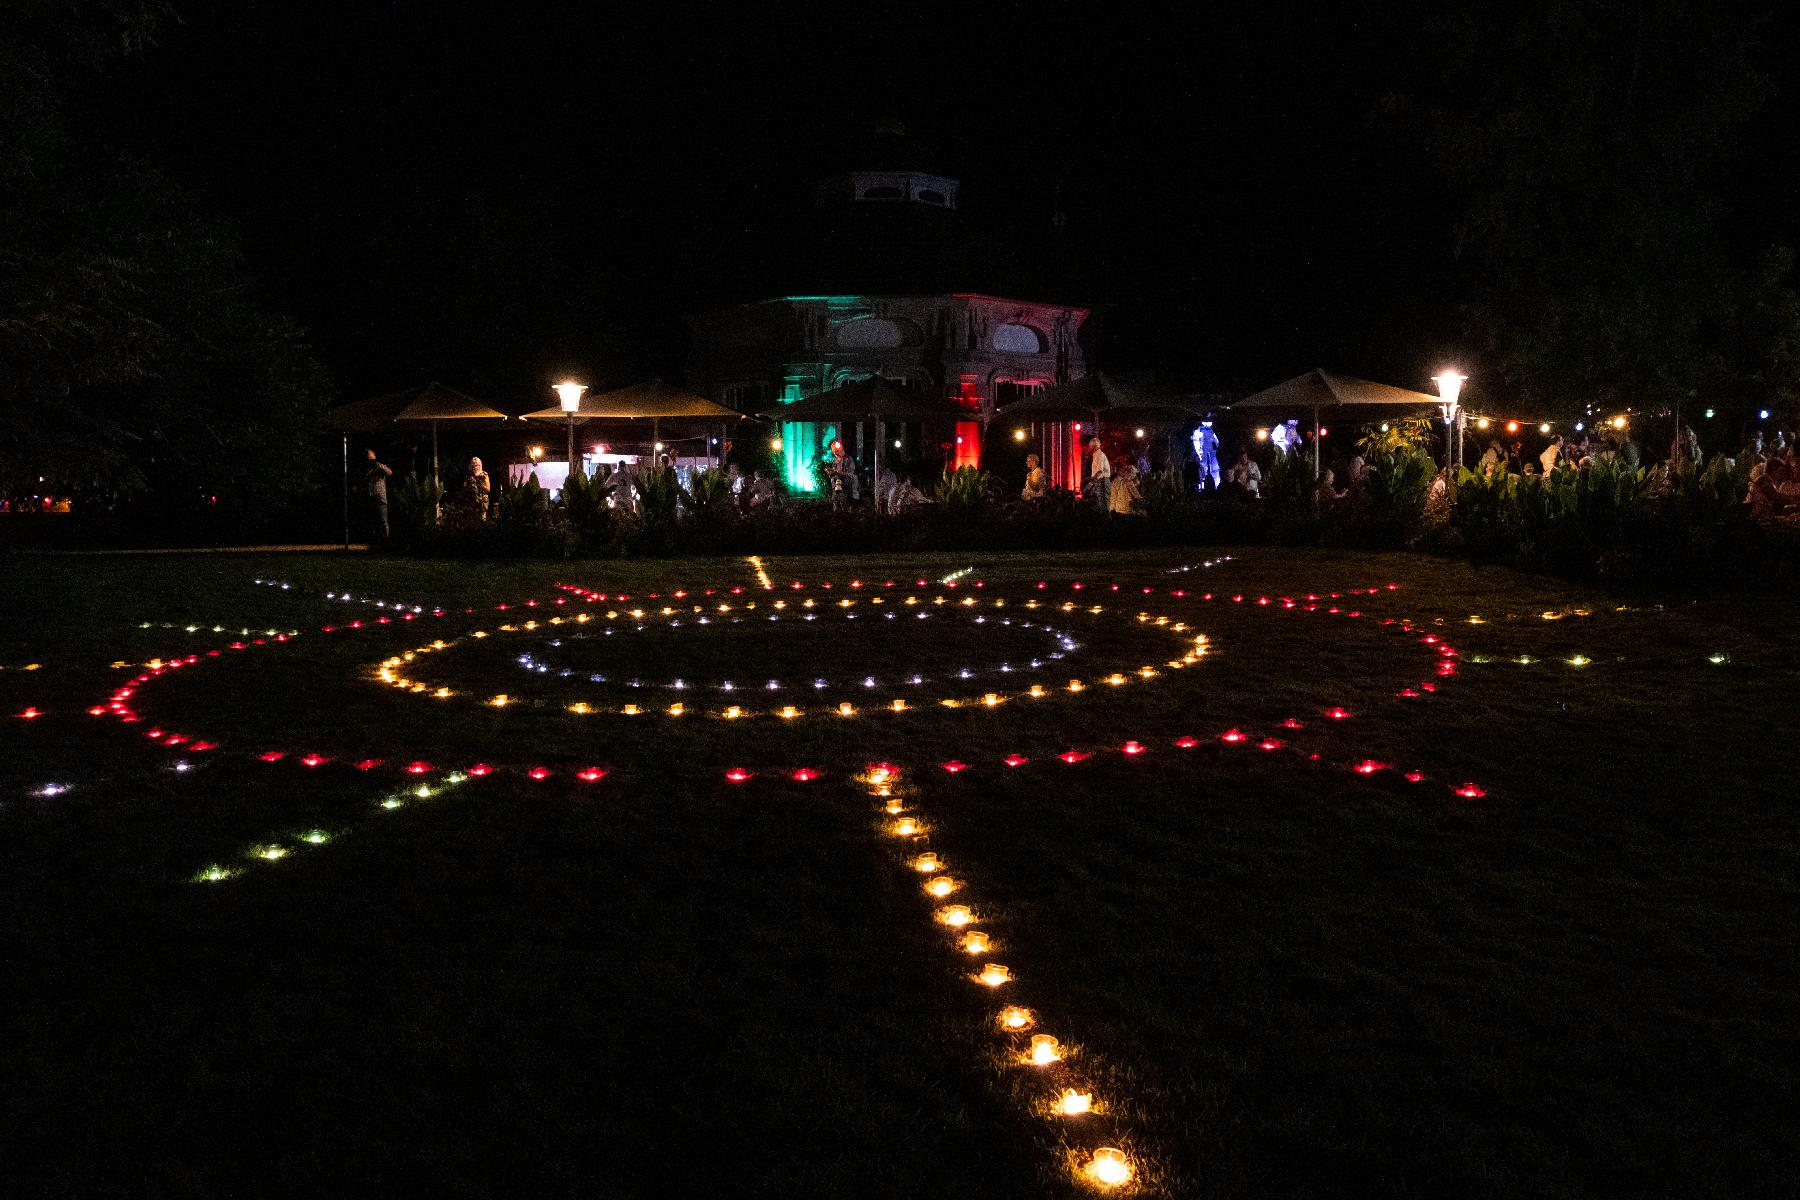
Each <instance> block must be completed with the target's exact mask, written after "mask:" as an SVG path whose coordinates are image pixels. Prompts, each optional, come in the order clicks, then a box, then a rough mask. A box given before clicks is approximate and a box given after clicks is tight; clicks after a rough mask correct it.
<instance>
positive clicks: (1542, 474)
mask: <svg viewBox="0 0 1800 1200" xmlns="http://www.w3.org/2000/svg"><path fill="white" fill-rule="evenodd" d="M1208 432H1211V431H1210V424H1209V427H1208ZM1253 449H1261V450H1262V451H1263V455H1264V456H1266V457H1269V458H1271V461H1272V459H1273V458H1275V457H1281V458H1288V459H1297V458H1303V457H1304V456H1305V455H1306V454H1307V453H1308V451H1307V449H1306V447H1305V446H1304V445H1303V444H1302V443H1301V441H1300V440H1299V439H1298V438H1288V439H1286V440H1275V439H1271V441H1270V444H1269V445H1268V446H1267V447H1254V446H1253V445H1251V444H1246V445H1244V446H1242V447H1240V448H1239V450H1238V454H1237V457H1236V459H1235V460H1231V459H1228V458H1227V457H1226V456H1224V455H1222V454H1221V453H1220V441H1219V438H1218V435H1217V434H1216V433H1214V434H1212V436H1211V438H1210V440H1209V441H1208V442H1206V443H1205V444H1204V447H1203V452H1207V453H1206V457H1207V458H1209V459H1210V465H1209V464H1208V463H1206V462H1201V463H1200V468H1201V469H1200V474H1199V479H1198V483H1197V485H1195V486H1197V488H1198V489H1199V490H1200V491H1203V492H1204V491H1208V490H1210V491H1212V492H1214V493H1217V494H1219V495H1221V496H1226V497H1230V496H1235V497H1237V498H1239V499H1243V500H1257V499H1259V498H1261V495H1262V491H1263V484H1264V479H1265V474H1264V463H1263V462H1262V461H1259V456H1258V455H1257V454H1254V453H1252V451H1253ZM366 454H367V461H366V463H365V464H364V465H365V468H366V474H365V489H366V495H367V500H368V506H369V510H370V524H371V527H372V532H375V533H377V534H378V535H379V536H380V537H382V538H384V539H385V538H386V537H387V536H388V532H389V527H388V481H389V479H390V478H391V477H392V475H393V469H392V468H390V467H388V466H387V465H386V464H385V463H383V462H381V461H380V459H379V457H378V456H377V455H376V452H375V451H374V450H373V449H371V450H368V451H367V452H366ZM1120 458H1121V460H1120V461H1119V462H1117V463H1115V462H1114V461H1113V458H1112V456H1111V455H1109V454H1108V453H1107V451H1106V449H1105V447H1104V446H1103V445H1102V443H1101V441H1100V439H1099V438H1098V437H1089V438H1088V439H1087V442H1086V446H1085V453H1084V454H1083V456H1082V461H1081V466H1082V485H1081V494H1082V497H1083V499H1084V500H1085V501H1086V502H1087V503H1088V504H1089V505H1090V506H1092V507H1093V508H1095V509H1098V510H1099V511H1101V512H1108V513H1118V514H1129V513H1132V512H1135V511H1138V509H1139V507H1140V506H1141V505H1142V503H1143V483H1144V481H1145V480H1147V479H1148V477H1149V475H1150V473H1151V462H1150V458H1149V454H1148V450H1147V449H1144V448H1140V449H1139V451H1138V453H1137V455H1136V456H1135V458H1131V457H1128V456H1126V455H1121V456H1120ZM1644 458H1645V455H1644V451H1643V449H1642V448H1641V447H1640V446H1639V445H1638V443H1637V442H1636V441H1635V440H1633V438H1632V437H1631V436H1630V435H1629V434H1628V433H1626V432H1625V431H1623V430H1612V429H1605V428H1603V429H1601V430H1599V431H1598V432H1594V431H1590V432H1587V433H1583V434H1581V435H1579V436H1578V437H1566V436H1564V435H1561V434H1555V435H1551V436H1550V437H1549V438H1548V439H1547V440H1546V441H1545V443H1544V445H1543V448H1542V449H1541V450H1537V451H1536V452H1535V453H1533V452H1532V451H1529V450H1527V448H1526V446H1525V443H1524V442H1523V441H1522V440H1521V439H1514V440H1512V441H1511V442H1510V443H1508V442H1504V441H1502V440H1500V439H1498V438H1493V439H1489V441H1488V444H1487V447H1486V448H1485V450H1483V452H1482V454H1481V457H1480V458H1479V459H1478V460H1477V461H1476V462H1475V463H1474V464H1473V466H1472V469H1473V470H1474V471H1476V472H1477V473H1479V474H1482V475H1486V476H1489V477H1494V476H1498V475H1508V474H1510V475H1515V476H1519V477H1522V478H1526V479H1530V478H1540V479H1541V478H1546V477H1549V476H1551V475H1552V474H1554V473H1555V472H1557V471H1559V470H1573V471H1585V470H1587V469H1589V468H1590V467H1592V466H1593V465H1594V464H1595V463H1601V462H1623V463H1625V464H1628V465H1629V466H1631V467H1633V468H1638V467H1640V466H1642V465H1644ZM1720 459H1722V460H1723V461H1722V462H1721V461H1719V460H1720ZM1744 461H1747V462H1748V463H1749V476H1748V478H1749V484H1748V494H1747V495H1746V497H1745V499H1746V501H1747V502H1748V504H1749V506H1750V509H1751V512H1752V514H1753V515H1754V516H1755V517H1756V518H1757V519H1759V520H1770V519H1776V518H1780V517H1784V516H1795V515H1800V444H1796V442H1795V440H1794V439H1792V438H1790V437H1789V436H1788V435H1787V434H1786V433H1785V432H1784V431H1781V430H1776V431H1775V432H1774V433H1772V434H1770V435H1768V436H1766V437H1765V435H1764V433H1763V432H1762V431H1760V430H1759V431H1757V432H1755V433H1754V434H1753V435H1752V436H1751V438H1750V441H1749V442H1748V444H1747V445H1746V446H1745V447H1744V448H1743V450H1742V451H1740V452H1739V454H1738V455H1735V456H1725V455H1719V454H1715V455H1714V456H1713V458H1712V459H1710V460H1709V459H1708V457H1707V456H1706V454H1705V452H1703V450H1702V449H1701V446H1700V442H1699V439H1698V437H1697V436H1696V435H1695V432H1694V430H1693V429H1692V428H1691V427H1689V426H1682V427H1681V428H1680V430H1679V431H1678V432H1677V433H1676V435H1675V436H1674V438H1673V439H1672V440H1671V442H1670V445H1669V451H1668V454H1667V456H1666V457H1664V458H1662V459H1661V460H1660V461H1658V462H1656V463H1655V464H1653V465H1651V466H1650V469H1651V471H1652V472H1653V473H1655V475H1656V477H1657V480H1658V481H1667V480H1668V479H1669V478H1670V476H1671V475H1672V473H1674V472H1676V471H1681V470H1696V471H1698V470H1703V469H1706V468H1707V467H1708V466H1711V467H1713V468H1715V469H1720V470H1724V471H1731V470H1733V469H1735V468H1736V467H1737V466H1738V465H1739V464H1740V463H1741V462H1744ZM1223 462H1229V464H1230V465H1229V466H1226V467H1224V468H1223V469H1221V468H1220V466H1219V464H1220V463H1223ZM1195 463H1196V460H1194V459H1190V460H1189V462H1188V466H1189V467H1190V468H1192V467H1193V466H1194V465H1195ZM654 469H663V470H671V469H673V468H672V466H671V464H670V462H669V460H668V456H667V455H664V456H662V457H661V459H659V460H658V461H657V462H656V463H654V464H647V465H643V466H640V467H637V468H632V469H626V470H625V471H624V477H623V478H622V479H619V480H616V481H615V482H617V483H624V484H626V485H627V486H624V487H617V486H615V488H614V496H615V502H616V503H618V502H622V503H624V504H626V505H632V504H634V503H635V501H636V494H635V489H634V488H632V487H631V486H629V483H630V477H631V476H632V475H633V474H635V473H636V471H638V470H654ZM816 470H817V473H818V476H819V479H820V482H821V485H822V490H823V491H824V492H825V493H826V495H827V496H828V497H829V499H830V501H831V503H832V504H833V506H834V507H843V506H846V505H849V504H853V503H860V502H861V501H862V498H863V492H864V484H863V479H862V476H861V475H860V474H859V472H858V468H857V464H856V462H855V460H854V459H853V458H852V457H851V455H850V454H849V453H848V452H847V450H846V449H845V447H844V445H843V443H842V442H839V441H833V442H832V443H831V445H830V446H829V447H828V449H827V452H826V454H825V456H824V457H823V458H822V459H821V460H820V461H819V462H818V463H817V464H816ZM1369 471H1370V468H1369V465H1368V463H1367V460H1366V458H1365V456H1364V455H1363V454H1362V453H1361V452H1360V451H1359V450H1356V449H1355V448H1352V449H1351V451H1350V452H1349V453H1348V454H1347V455H1346V456H1345V457H1343V458H1342V459H1339V460H1337V461H1336V462H1334V463H1333V464H1332V465H1330V466H1322V468H1321V470H1320V471H1319V473H1318V476H1317V479H1316V482H1315V483H1314V485H1313V489H1312V501H1313V504H1314V506H1315V507H1316V508H1318V509H1320V510H1325V509H1328V508H1331V507H1333V506H1335V505H1337V504H1340V503H1343V502H1345V501H1350V500H1353V499H1354V498H1355V496H1356V495H1357V494H1358V492H1359V491H1360V490H1363V489H1366V488H1367V486H1368V484H1369ZM1449 474H1450V473H1449V472H1448V471H1447V470H1441V471H1439V472H1438V474H1437V477H1436V478H1435V479H1434V480H1433V482H1432V485H1431V494H1432V497H1433V498H1434V499H1439V500H1441V499H1442V498H1443V497H1444V495H1445V493H1446V492H1447V490H1448V486H1449V483H1450V479H1449ZM727 478H728V486H729V490H730V493H731V498H732V503H733V504H734V506H735V507H736V508H737V509H738V510H739V511H741V512H743V513H745V514H746V515H748V514H752V513H755V512H758V511H761V510H765V509H767V508H769V507H771V506H773V505H775V504H777V503H778V502H780V500H781V498H782V496H783V495H784V491H785V489H783V488H782V487H781V486H780V484H779V482H778V481H777V480H776V479H775V478H774V477H773V476H772V475H771V474H770V473H768V472H767V471H765V470H764V469H762V468H760V467H758V468H753V469H751V470H750V471H749V473H748V474H746V473H744V472H743V470H742V469H741V468H739V467H738V466H737V465H735V464H734V465H732V466H730V467H729V468H727ZM869 488H870V491H871V497H870V498H871V499H872V501H873V502H874V504H875V506H876V508H877V509H878V510H880V511H883V512H904V511H906V510H908V509H911V508H916V507H919V506H920V505H924V504H929V503H931V502H932V501H931V498H930V497H929V496H927V495H926V494H925V493H924V492H923V491H921V490H920V488H919V486H918V484H917V483H916V482H915V481H914V480H912V479H911V478H908V477H906V476H904V475H900V474H897V473H896V472H894V471H893V470H892V469H890V468H889V467H888V466H886V465H883V466H882V467H880V469H878V470H877V471H876V472H874V474H873V477H872V478H871V480H870V481H869ZM1051 490H1052V489H1051V485H1050V480H1049V477H1048V474H1047V472H1046V471H1045V469H1044V466H1043V462H1042V460H1041V459H1040V458H1039V456H1038V455H1036V454H1028V455H1026V457H1025V468H1024V478H1023V481H1022V486H1021V487H1020V489H1019V491H1018V493H1017V494H1018V496H1019V498H1020V499H1021V500H1024V501H1028V502H1029V501H1040V500H1043V499H1045V498H1046V497H1048V496H1049V495H1050V492H1051ZM492 496H493V483H492V481H491V479H490V478H489V476H488V473H487V471H486V470H485V469H484V468H483V466H482V461H481V459H479V458H472V459H470V460H469V465H468V470H467V473H466V474H465V475H464V476H463V477H462V478H461V479H460V480H459V481H458V482H457V484H456V485H455V486H454V487H452V488H450V489H449V490H448V491H447V493H446V495H445V497H444V504H445V505H446V506H447V507H455V508H458V509H460V510H465V511H466V512H467V513H469V514H472V515H473V518H474V520H476V521H480V520H482V519H485V517H486V516H487V513H488V509H489V504H490V502H491V500H492Z"/></svg>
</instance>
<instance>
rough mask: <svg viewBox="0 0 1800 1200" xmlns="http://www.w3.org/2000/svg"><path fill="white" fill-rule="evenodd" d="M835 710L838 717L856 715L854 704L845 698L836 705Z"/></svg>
mask: <svg viewBox="0 0 1800 1200" xmlns="http://www.w3.org/2000/svg"><path fill="white" fill-rule="evenodd" d="M837 712H838V716H840V717H854V716H855V715H856V705H854V704H852V703H850V702H849V701H848V700H846V701H844V702H843V703H842V704H840V705H838V706H837Z"/></svg>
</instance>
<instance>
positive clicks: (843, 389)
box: [760, 375, 968, 421]
mask: <svg viewBox="0 0 1800 1200" xmlns="http://www.w3.org/2000/svg"><path fill="white" fill-rule="evenodd" d="M760 415H761V416H764V417H768V418H770V419H772V420H778V421H858V420H864V419H867V418H870V417H874V418H877V419H879V420H882V421H929V420H931V419H933V418H943V419H948V420H955V419H957V418H959V417H960V418H962V419H963V420H967V419H968V414H967V413H959V412H958V411H957V410H955V409H952V408H950V407H949V406H948V405H944V404H932V403H930V402H928V401H925V400H921V399H920V398H918V397H917V396H915V395H913V394H912V393H911V392H909V391H907V390H906V389H905V388H903V387H900V386H899V385H898V384H896V383H894V382H893V381H892V380H889V379H883V378H882V377H881V376H879V375H871V376H870V377H869V378H867V379H853V380H851V381H850V382H849V383H840V384H839V385H838V386H836V387H834V388H832V389H831V390H830V391H825V392H820V393H819V394H818V395H816V396H808V397H806V398H805V399H804V400H796V401H794V402H793V403H792V404H778V405H776V406H775V407H774V408H770V409H765V410H764V411H763V412H762V413H761V414H760Z"/></svg>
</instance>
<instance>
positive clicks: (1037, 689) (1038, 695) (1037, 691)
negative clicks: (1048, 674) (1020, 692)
mask: <svg viewBox="0 0 1800 1200" xmlns="http://www.w3.org/2000/svg"><path fill="white" fill-rule="evenodd" d="M1043 696H1044V685H1043V684H1041V683H1034V684H1032V685H1031V698H1032V699H1033V700H1041V699H1043Z"/></svg>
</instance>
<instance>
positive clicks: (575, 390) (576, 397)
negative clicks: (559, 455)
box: [554, 383, 587, 487]
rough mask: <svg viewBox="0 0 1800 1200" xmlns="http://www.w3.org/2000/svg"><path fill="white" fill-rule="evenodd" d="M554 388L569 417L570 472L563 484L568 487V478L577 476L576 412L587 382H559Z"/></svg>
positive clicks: (564, 412)
mask: <svg viewBox="0 0 1800 1200" xmlns="http://www.w3.org/2000/svg"><path fill="white" fill-rule="evenodd" d="M554 390H555V392H556V399H557V400H558V402H560V403H561V404H562V410H563V416H564V417H565V418H567V419H568V422H569V474H568V478H567V479H564V481H563V486H564V487H567V486H568V480H569V479H573V478H574V477H575V471H576V466H575V414H576V413H577V412H580V411H581V393H583V392H585V391H587V384H585V383H559V384H557V385H556V387H555V389H554Z"/></svg>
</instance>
